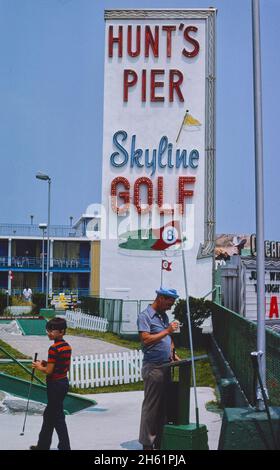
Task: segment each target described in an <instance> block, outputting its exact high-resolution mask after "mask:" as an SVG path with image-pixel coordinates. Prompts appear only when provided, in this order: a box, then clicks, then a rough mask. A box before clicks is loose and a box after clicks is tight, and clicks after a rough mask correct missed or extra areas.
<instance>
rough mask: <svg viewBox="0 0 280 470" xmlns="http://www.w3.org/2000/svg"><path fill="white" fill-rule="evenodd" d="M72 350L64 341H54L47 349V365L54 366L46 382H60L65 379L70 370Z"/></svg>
mask: <svg viewBox="0 0 280 470" xmlns="http://www.w3.org/2000/svg"><path fill="white" fill-rule="evenodd" d="M71 353H72V348H71V346H70V344H68V343H66V341H64V339H63V338H62V339H61V340H58V341H55V342H54V344H53V345H52V346H50V348H49V354H48V363H50V364H55V366H54V371H53V373H52V374H50V375H49V376H48V377H47V378H48V380H60V379H64V378H65V377H67V372H68V371H69V369H70V362H71Z"/></svg>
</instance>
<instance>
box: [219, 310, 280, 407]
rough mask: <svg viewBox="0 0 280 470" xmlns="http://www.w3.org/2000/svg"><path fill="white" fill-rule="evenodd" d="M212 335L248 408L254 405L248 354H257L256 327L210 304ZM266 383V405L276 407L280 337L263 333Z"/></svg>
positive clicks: (278, 400)
mask: <svg viewBox="0 0 280 470" xmlns="http://www.w3.org/2000/svg"><path fill="white" fill-rule="evenodd" d="M212 322H213V334H214V337H215V339H216V342H217V343H218V345H219V347H220V348H221V350H222V352H223V354H224V356H225V358H226V360H227V361H228V362H229V364H230V367H231V368H232V370H233V372H234V374H235V376H236V378H237V379H238V381H239V383H240V386H241V388H242V389H243V391H244V393H245V395H246V397H247V399H248V401H249V403H250V404H252V405H254V404H255V378H254V373H253V367H252V362H251V357H250V354H251V352H253V351H256V350H257V326H256V324H255V323H253V322H252V321H249V320H247V319H246V318H243V317H241V316H240V315H238V314H237V313H235V312H232V311H231V310H228V309H227V308H225V307H223V306H221V305H218V304H217V303H212ZM266 380H267V389H268V394H269V401H270V404H271V405H272V406H280V335H279V334H278V333H275V332H274V331H272V330H270V329H267V330H266Z"/></svg>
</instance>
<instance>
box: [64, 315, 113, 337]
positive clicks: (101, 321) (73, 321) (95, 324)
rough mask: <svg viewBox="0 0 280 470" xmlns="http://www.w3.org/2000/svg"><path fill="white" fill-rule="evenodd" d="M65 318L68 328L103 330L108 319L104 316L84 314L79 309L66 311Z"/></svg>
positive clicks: (106, 327)
mask: <svg viewBox="0 0 280 470" xmlns="http://www.w3.org/2000/svg"><path fill="white" fill-rule="evenodd" d="M65 319H66V322H67V326H68V327H69V328H81V329H83V330H94V331H102V332H105V331H107V329H108V324H109V323H108V320H107V319H106V318H100V317H94V316H93V315H86V314H85V313H81V312H80V311H78V312H77V311H76V312H72V311H71V310H67V311H66V315H65Z"/></svg>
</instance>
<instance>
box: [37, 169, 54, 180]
mask: <svg viewBox="0 0 280 470" xmlns="http://www.w3.org/2000/svg"><path fill="white" fill-rule="evenodd" d="M36 178H37V179H38V180H44V181H50V180H51V179H50V177H49V175H46V174H45V173H41V172H40V171H39V172H38V173H37V174H36Z"/></svg>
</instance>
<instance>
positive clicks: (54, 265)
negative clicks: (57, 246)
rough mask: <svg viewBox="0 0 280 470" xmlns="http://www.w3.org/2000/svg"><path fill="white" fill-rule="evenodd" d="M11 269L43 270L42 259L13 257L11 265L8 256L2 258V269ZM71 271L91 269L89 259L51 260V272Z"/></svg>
mask: <svg viewBox="0 0 280 470" xmlns="http://www.w3.org/2000/svg"><path fill="white" fill-rule="evenodd" d="M46 266H47V260H46V258H45V262H44V267H45V268H46ZM3 267H6V268H8V267H10V268H11V269H15V268H17V269H20V268H22V269H24V270H25V269H30V270H32V269H42V267H43V266H42V258H33V257H30V256H28V257H27V256H13V257H12V258H11V263H10V264H9V258H8V257H6V256H0V268H3ZM65 269H67V270H69V271H75V270H80V269H82V270H83V269H85V270H88V269H90V261H89V258H77V259H76V258H75V259H74V258H51V259H50V270H51V271H59V270H65Z"/></svg>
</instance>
